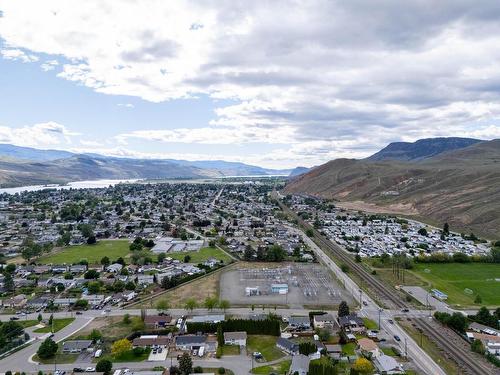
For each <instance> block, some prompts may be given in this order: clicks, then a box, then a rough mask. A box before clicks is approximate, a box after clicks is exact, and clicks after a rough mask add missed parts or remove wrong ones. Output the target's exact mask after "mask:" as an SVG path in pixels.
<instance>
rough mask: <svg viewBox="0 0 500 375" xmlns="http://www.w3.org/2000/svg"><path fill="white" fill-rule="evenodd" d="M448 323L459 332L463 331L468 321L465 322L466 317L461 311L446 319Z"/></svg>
mask: <svg viewBox="0 0 500 375" xmlns="http://www.w3.org/2000/svg"><path fill="white" fill-rule="evenodd" d="M448 325H449V326H450V327H451V328H454V329H456V330H457V331H459V332H465V330H466V329H467V327H468V326H469V323H468V322H467V318H466V317H465V316H464V315H463V314H462V313H459V312H455V313H453V315H451V317H450V319H449V320H448Z"/></svg>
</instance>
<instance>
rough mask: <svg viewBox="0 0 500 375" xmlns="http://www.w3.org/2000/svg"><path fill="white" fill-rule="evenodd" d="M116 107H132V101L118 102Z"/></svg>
mask: <svg viewBox="0 0 500 375" xmlns="http://www.w3.org/2000/svg"><path fill="white" fill-rule="evenodd" d="M118 107H126V108H134V105H133V104H132V103H118Z"/></svg>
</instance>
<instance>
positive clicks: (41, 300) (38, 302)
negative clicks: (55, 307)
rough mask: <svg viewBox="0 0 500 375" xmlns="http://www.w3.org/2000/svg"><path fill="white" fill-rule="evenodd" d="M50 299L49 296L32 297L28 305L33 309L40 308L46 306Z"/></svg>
mask: <svg viewBox="0 0 500 375" xmlns="http://www.w3.org/2000/svg"><path fill="white" fill-rule="evenodd" d="M49 301H50V299H49V298H48V297H35V298H33V299H30V300H29V301H28V303H27V304H26V306H27V307H31V308H33V309H40V308H44V307H46V306H47V305H48V303H49Z"/></svg>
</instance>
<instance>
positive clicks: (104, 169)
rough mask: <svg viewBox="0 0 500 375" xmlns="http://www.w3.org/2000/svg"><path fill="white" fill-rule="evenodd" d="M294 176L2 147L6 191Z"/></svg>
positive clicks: (237, 166)
mask: <svg viewBox="0 0 500 375" xmlns="http://www.w3.org/2000/svg"><path fill="white" fill-rule="evenodd" d="M290 172H291V170H290V169H284V170H278V169H267V168H261V167H258V166H254V165H248V164H244V163H236V162H227V161H223V160H204V161H203V160H202V161H187V160H173V159H172V160H161V159H132V158H117V157H109V156H104V155H98V154H75V153H71V152H68V151H60V150H39V149H35V148H31V147H19V146H14V145H10V144H0V186H2V187H10V186H24V185H33V184H48V183H66V182H70V181H82V180H94V179H128V178H137V179H144V178H146V179H164V178H215V177H228V176H271V175H281V176H287V175H288V174H289V173H290Z"/></svg>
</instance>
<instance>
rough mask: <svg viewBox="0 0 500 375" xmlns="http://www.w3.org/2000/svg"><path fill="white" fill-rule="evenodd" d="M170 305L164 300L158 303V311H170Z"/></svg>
mask: <svg viewBox="0 0 500 375" xmlns="http://www.w3.org/2000/svg"><path fill="white" fill-rule="evenodd" d="M169 308H170V304H169V302H168V300H167V299H165V298H163V299H161V300H159V301H158V302H157V303H156V309H157V310H158V311H160V312H162V313H163V312H165V311H168V309H169Z"/></svg>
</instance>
